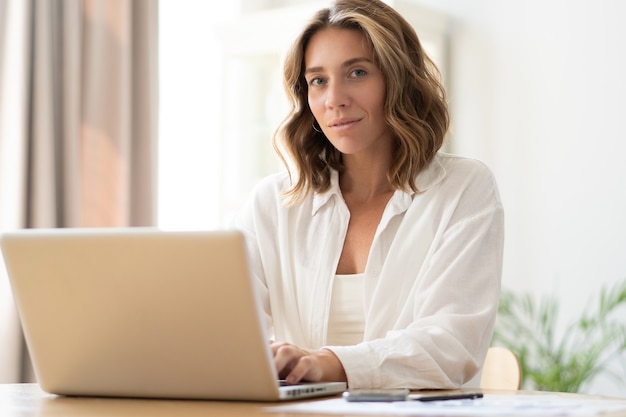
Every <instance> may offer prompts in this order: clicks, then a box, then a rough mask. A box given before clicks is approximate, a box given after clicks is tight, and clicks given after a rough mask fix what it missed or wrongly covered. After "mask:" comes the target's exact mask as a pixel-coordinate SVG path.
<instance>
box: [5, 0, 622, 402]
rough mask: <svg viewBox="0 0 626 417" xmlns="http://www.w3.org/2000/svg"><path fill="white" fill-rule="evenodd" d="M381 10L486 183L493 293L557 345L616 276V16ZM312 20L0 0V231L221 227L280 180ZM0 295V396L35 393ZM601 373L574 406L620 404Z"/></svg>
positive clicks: (196, 7) (511, 5) (161, 5)
mask: <svg viewBox="0 0 626 417" xmlns="http://www.w3.org/2000/svg"><path fill="white" fill-rule="evenodd" d="M388 3H389V4H391V5H392V6H393V7H394V8H396V9H397V10H399V11H400V12H401V13H403V15H404V16H405V17H406V18H407V20H409V21H410V22H411V23H412V24H413V25H414V26H415V28H416V30H417V32H418V35H419V36H420V37H421V39H422V42H423V44H424V46H425V48H426V49H427V50H428V52H429V53H430V54H431V55H432V56H433V57H434V59H435V61H436V62H437V64H438V65H439V67H440V69H441V71H442V73H443V76H444V81H445V84H446V87H447V90H448V94H449V102H450V109H451V115H452V129H451V132H450V134H449V137H448V139H447V144H446V151H448V152H452V153H457V154H461V155H465V156H468V157H473V158H477V159H480V160H482V161H483V162H485V163H486V164H487V165H488V166H489V167H490V168H491V169H492V170H493V172H494V174H495V176H496V179H497V181H498V184H499V187H500V192H501V196H502V200H503V204H504V207H505V216H506V243H505V255H504V270H503V288H505V289H506V290H510V291H512V292H518V293H526V292H528V293H531V294H533V295H535V296H536V297H537V298H539V297H541V296H543V295H553V296H555V297H557V299H558V301H559V308H560V310H559V316H558V318H559V325H560V329H564V328H565V326H566V324H567V323H568V322H569V321H570V320H571V319H572V318H576V317H578V316H579V315H580V312H581V310H582V309H583V307H584V306H585V305H587V304H588V303H592V304H593V303H594V300H596V298H597V297H596V294H598V292H599V291H600V289H601V288H602V287H603V286H610V285H613V284H615V283H619V282H622V281H624V280H625V279H626V216H625V215H624V213H626V164H625V163H624V162H623V159H624V155H625V154H626V133H625V131H624V127H623V125H624V119H625V118H626V81H624V74H626V45H625V43H626V27H624V25H623V24H622V22H623V21H624V20H625V19H626V2H622V1H620V0H567V1H566V0H397V1H391V0H390V1H388ZM326 4H327V2H326V1H297V0H291V1H290V0H282V1H280V0H274V1H271V0H265V1H263V0H239V1H229V2H221V3H220V5H219V7H217V6H215V3H214V2H207V1H203V0H160V1H159V2H157V1H156V0H154V1H150V0H140V1H135V2H132V1H130V0H111V1H98V0H91V1H89V0H83V1H70V0H67V1H63V0H61V1H55V0H50V1H37V0H28V1H27V0H0V59H1V60H0V228H1V229H2V230H8V229H12V228H19V227H65V226H115V225H155V226H159V227H161V228H164V229H183V230H194V229H214V228H224V227H228V224H229V221H230V219H231V218H232V216H233V214H234V213H235V212H236V211H237V210H238V208H240V207H241V205H242V204H243V202H244V201H245V199H246V197H247V195H248V194H249V192H250V191H251V189H252V187H253V186H254V184H255V183H256V182H257V181H258V180H259V179H260V178H262V177H263V176H265V175H267V174H269V173H271V172H274V171H276V170H280V169H282V166H281V164H280V163H279V161H278V160H277V158H276V157H275V155H274V151H273V149H272V145H271V136H272V133H273V131H274V129H275V128H276V126H277V124H278V123H279V122H280V120H281V119H282V117H283V116H284V114H285V111H286V105H285V99H284V96H283V91H282V84H281V74H280V68H281V59H282V56H283V54H284V51H285V49H286V47H287V46H288V45H289V42H290V41H291V39H292V38H293V36H294V34H295V33H296V32H297V31H298V29H299V28H300V27H301V26H302V24H303V23H304V22H305V21H306V19H307V18H308V17H309V16H310V15H311V14H312V13H313V12H314V11H315V10H317V9H319V8H321V7H323V6H325V5H326ZM2 273H4V271H3V272H2ZM0 297H1V299H0V303H1V304H0V340H1V341H2V342H0V382H15V381H20V380H27V379H29V378H31V379H32V378H33V376H32V372H30V371H29V370H28V366H27V365H23V364H22V360H21V358H23V357H24V355H23V344H21V338H20V336H19V327H18V325H17V320H16V315H15V312H14V307H13V305H12V301H11V296H10V289H9V287H8V283H7V282H6V277H5V276H1V277H0ZM624 321H626V314H624V315H622V318H621V322H622V323H624ZM610 368H611V369H612V371H613V372H614V373H615V374H616V376H617V378H618V380H619V381H621V382H619V383H616V380H615V379H612V378H609V376H604V375H601V376H600V377H599V378H596V379H594V380H593V382H592V383H590V384H588V385H587V386H585V387H584V390H585V392H589V393H598V394H605V395H616V396H625V395H626V394H624V393H625V392H626V388H625V387H626V385H625V384H624V380H625V379H624V378H626V356H625V355H624V354H623V353H622V354H619V355H615V356H614V357H611V358H610ZM29 372H30V373H29Z"/></svg>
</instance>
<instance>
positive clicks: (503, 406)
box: [264, 394, 626, 417]
mask: <svg viewBox="0 0 626 417" xmlns="http://www.w3.org/2000/svg"><path fill="white" fill-rule="evenodd" d="M620 410H623V411H626V401H619V400H617V401H615V400H609V399H588V398H582V399H581V398H574V397H572V398H566V397H561V396H558V395H521V394H520V395H497V394H485V396H484V397H483V398H482V399H476V400H448V401H432V402H421V401H399V402H389V403H376V402H367V403H365V402H362V403H359V402H348V401H345V400H343V399H341V398H334V399H329V400H320V401H313V402H306V403H293V404H287V405H282V406H277V407H268V408H266V409H265V410H264V411H268V412H281V413H320V414H362V415H381V414H382V415H390V416H432V415H437V416H502V415H507V416H512V417H514V416H542V417H550V416H564V417H567V416H594V415H598V414H603V413H607V412H615V411H620Z"/></svg>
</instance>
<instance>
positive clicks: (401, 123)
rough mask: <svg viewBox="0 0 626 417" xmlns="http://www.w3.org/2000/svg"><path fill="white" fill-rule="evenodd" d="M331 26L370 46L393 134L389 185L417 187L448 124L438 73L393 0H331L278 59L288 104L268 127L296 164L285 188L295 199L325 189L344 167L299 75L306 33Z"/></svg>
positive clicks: (276, 143) (284, 158)
mask: <svg viewBox="0 0 626 417" xmlns="http://www.w3.org/2000/svg"><path fill="white" fill-rule="evenodd" d="M330 27H332V28H341V29H351V30H358V31H360V32H361V33H362V34H363V35H364V36H365V38H366V40H367V41H368V43H369V45H370V47H371V48H372V51H373V55H374V59H375V62H376V63H377V65H378V66H379V68H380V70H381V71H382V73H383V75H384V78H385V82H386V97H385V115H386V123H387V125H388V126H389V128H390V130H391V132H392V135H393V137H394V146H393V151H392V152H393V153H392V163H391V166H390V167H389V170H388V172H387V178H388V180H389V183H390V184H391V186H392V187H393V188H395V189H403V190H408V189H411V190H413V191H415V192H418V191H419V190H418V189H417V186H416V184H415V178H416V176H417V174H418V173H419V172H420V171H421V170H422V169H423V168H424V167H425V166H426V165H428V163H429V162H430V161H431V160H432V159H433V157H434V156H435V154H436V153H437V152H438V151H439V149H440V148H441V146H442V144H443V140H444V136H445V134H446V132H447V130H448V126H449V116H448V107H447V103H446V98H445V97H446V96H445V90H444V88H443V85H442V83H441V82H440V73H439V71H438V69H437V68H436V66H435V64H434V63H433V61H432V60H431V59H430V58H429V57H428V56H427V55H426V53H425V52H424V50H423V49H422V46H421V44H420V41H419V38H418V36H417V34H416V33H415V30H414V29H413V27H412V26H411V25H410V24H409V23H408V22H407V21H406V20H405V19H404V18H403V17H402V16H401V15H400V14H399V13H398V12H396V11H395V10H394V9H393V8H391V7H390V6H388V5H386V4H385V3H383V2H381V1H378V0H337V1H335V2H334V3H333V5H332V6H330V7H328V8H326V9H322V10H320V11H318V12H317V13H316V14H315V16H314V17H313V19H312V20H311V21H310V22H309V23H308V25H307V26H306V27H305V28H304V30H303V31H302V32H301V34H300V35H299V36H298V37H297V38H296V40H295V42H294V43H293V45H292V47H291V49H290V50H289V52H288V54H287V56H286V59H285V63H284V73H283V82H284V87H285V90H286V92H287V95H288V98H289V100H290V102H291V110H290V112H289V113H288V115H287V117H286V118H285V119H284V121H283V123H282V124H281V125H280V126H279V127H278V129H277V131H276V133H275V135H274V148H275V149H276V151H277V152H278V155H279V156H280V158H281V159H282V161H283V163H285V166H286V167H287V169H288V170H289V172H290V176H291V170H290V169H289V164H288V163H287V158H289V159H290V160H291V161H292V162H293V165H294V168H295V169H296V171H297V177H296V180H295V182H292V186H291V188H290V189H289V190H288V191H287V192H286V194H287V196H288V197H290V201H291V202H295V201H300V200H301V199H302V198H303V197H304V195H306V193H308V192H309V191H311V190H313V191H317V192H323V191H326V190H327V189H328V188H329V187H330V175H331V170H332V169H335V170H337V171H339V172H341V171H342V169H343V159H342V155H341V153H340V152H339V151H338V150H337V149H336V148H335V147H334V146H333V145H332V144H331V143H330V141H329V140H328V139H327V138H326V136H325V135H324V134H323V133H320V132H318V131H317V130H315V129H314V127H313V123H314V121H315V119H314V117H313V114H312V113H311V110H310V108H309V105H308V86H307V83H306V80H305V78H304V70H305V63H304V55H305V51H306V48H307V46H308V44H309V41H310V39H311V38H312V37H313V35H314V34H315V33H317V32H318V31H320V30H322V29H325V28H330ZM281 147H282V149H284V151H281ZM284 152H286V154H287V155H285V154H284ZM292 180H293V178H292Z"/></svg>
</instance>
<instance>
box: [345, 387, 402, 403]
mask: <svg viewBox="0 0 626 417" xmlns="http://www.w3.org/2000/svg"><path fill="white" fill-rule="evenodd" d="M408 396H409V389H408V388H389V389H365V388H353V389H349V390H347V391H345V392H344V393H343V398H344V399H345V400H346V401H351V402H391V401H406V399H407V397H408Z"/></svg>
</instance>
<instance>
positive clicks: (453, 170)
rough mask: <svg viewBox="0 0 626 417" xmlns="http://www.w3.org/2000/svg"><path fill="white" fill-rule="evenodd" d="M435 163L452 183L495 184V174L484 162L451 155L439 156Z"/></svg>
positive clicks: (440, 154) (443, 154)
mask: <svg viewBox="0 0 626 417" xmlns="http://www.w3.org/2000/svg"><path fill="white" fill-rule="evenodd" d="M435 161H437V163H438V164H439V165H440V166H441V167H442V168H443V170H444V171H445V178H446V179H447V180H448V181H450V180H452V181H460V182H464V183H467V182H474V181H487V182H493V183H495V178H494V175H493V172H492V170H491V168H489V166H487V164H485V163H484V162H483V161H481V160H479V159H475V158H470V157H466V156H460V155H454V154H449V153H439V154H437V156H436V158H435Z"/></svg>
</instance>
